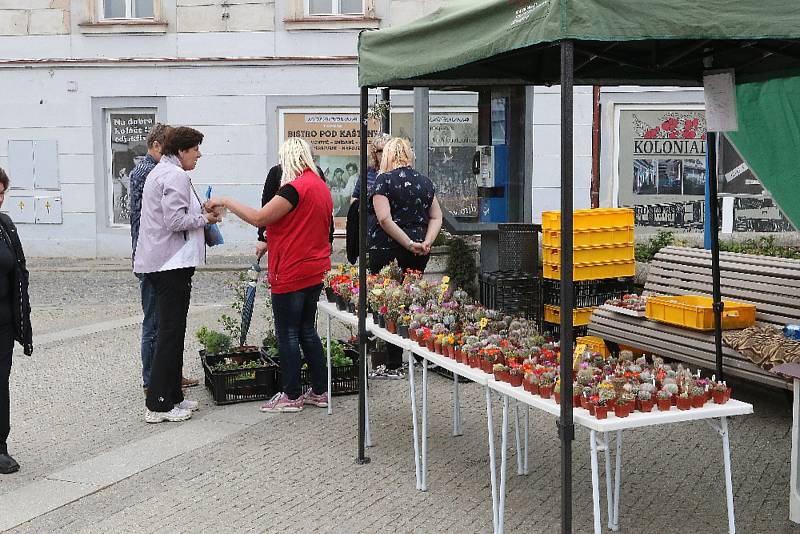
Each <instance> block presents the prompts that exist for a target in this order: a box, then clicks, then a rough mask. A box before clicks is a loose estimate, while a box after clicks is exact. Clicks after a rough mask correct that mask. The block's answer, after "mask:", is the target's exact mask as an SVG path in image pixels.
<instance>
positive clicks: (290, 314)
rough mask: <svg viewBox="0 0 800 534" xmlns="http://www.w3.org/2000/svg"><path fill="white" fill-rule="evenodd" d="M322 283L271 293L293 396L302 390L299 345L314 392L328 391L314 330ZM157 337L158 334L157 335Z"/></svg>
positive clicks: (287, 387) (285, 378) (284, 378)
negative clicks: (295, 289) (287, 291)
mask: <svg viewBox="0 0 800 534" xmlns="http://www.w3.org/2000/svg"><path fill="white" fill-rule="evenodd" d="M321 292H322V284H319V285H316V286H311V287H307V288H305V289H301V290H299V291H292V292H291V293H273V294H272V314H273V315H274V317H275V337H277V338H278V352H279V353H280V363H281V382H282V383H281V386H282V387H283V392H284V393H286V395H287V396H288V397H289V398H290V399H292V400H294V399H296V398H298V397H299V396H300V395H302V394H303V390H302V386H301V383H300V366H301V364H300V348H301V347H302V349H303V356H305V359H306V363H308V368H309V370H310V371H311V387H312V389H313V390H314V393H317V394H322V393H325V391H327V389H328V388H327V382H328V369H327V365H326V363H325V357H324V356H323V354H322V342H321V341H320V339H319V334H317V301H319V294H320V293H321ZM159 338H160V336H159Z"/></svg>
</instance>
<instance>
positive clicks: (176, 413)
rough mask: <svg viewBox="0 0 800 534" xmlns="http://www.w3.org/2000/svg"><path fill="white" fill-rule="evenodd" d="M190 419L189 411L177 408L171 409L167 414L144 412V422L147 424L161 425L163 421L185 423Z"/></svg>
mask: <svg viewBox="0 0 800 534" xmlns="http://www.w3.org/2000/svg"><path fill="white" fill-rule="evenodd" d="M191 418H192V412H191V411H189V410H182V409H180V408H178V407H177V406H175V407H173V408H172V409H171V410H170V411H168V412H151V411H150V410H145V413H144V420H145V422H147V423H163V422H164V421H170V422H177V421H186V420H187V419H191Z"/></svg>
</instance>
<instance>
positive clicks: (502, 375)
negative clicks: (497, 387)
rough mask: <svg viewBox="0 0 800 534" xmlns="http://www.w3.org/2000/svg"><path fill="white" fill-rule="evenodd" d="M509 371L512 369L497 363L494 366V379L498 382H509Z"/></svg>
mask: <svg viewBox="0 0 800 534" xmlns="http://www.w3.org/2000/svg"><path fill="white" fill-rule="evenodd" d="M509 371H510V368H509V367H507V366H505V365H503V364H502V363H496V364H494V365H493V366H492V372H493V373H494V379H495V380H497V381H498V382H508V381H509V378H510V377H509Z"/></svg>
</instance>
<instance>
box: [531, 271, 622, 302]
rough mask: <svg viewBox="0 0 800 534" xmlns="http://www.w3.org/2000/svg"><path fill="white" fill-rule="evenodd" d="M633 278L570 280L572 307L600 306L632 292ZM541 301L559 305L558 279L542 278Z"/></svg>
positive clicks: (559, 283) (559, 288)
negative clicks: (572, 298)
mask: <svg viewBox="0 0 800 534" xmlns="http://www.w3.org/2000/svg"><path fill="white" fill-rule="evenodd" d="M633 280H634V279H633V277H628V278H606V279H603V280H580V281H576V282H572V284H573V285H572V287H573V295H574V299H575V303H574V307H575V308H590V307H595V306H602V305H603V304H605V302H606V301H607V300H609V299H618V298H622V295H624V294H626V293H633ZM542 303H543V304H550V305H553V306H560V305H561V281H560V280H548V279H544V280H542Z"/></svg>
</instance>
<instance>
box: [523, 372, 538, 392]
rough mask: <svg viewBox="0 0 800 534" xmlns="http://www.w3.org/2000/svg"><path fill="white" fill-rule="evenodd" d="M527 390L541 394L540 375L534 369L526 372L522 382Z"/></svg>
mask: <svg viewBox="0 0 800 534" xmlns="http://www.w3.org/2000/svg"><path fill="white" fill-rule="evenodd" d="M522 384H523V387H524V388H525V391H527V392H528V393H532V394H534V395H538V394H539V375H537V374H536V373H534V372H533V371H531V372H528V373H525V378H524V380H523V382H522Z"/></svg>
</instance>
